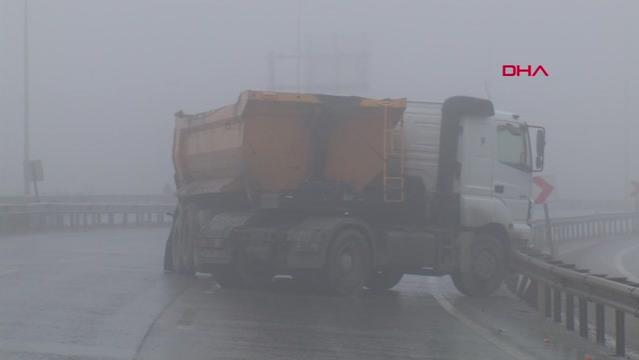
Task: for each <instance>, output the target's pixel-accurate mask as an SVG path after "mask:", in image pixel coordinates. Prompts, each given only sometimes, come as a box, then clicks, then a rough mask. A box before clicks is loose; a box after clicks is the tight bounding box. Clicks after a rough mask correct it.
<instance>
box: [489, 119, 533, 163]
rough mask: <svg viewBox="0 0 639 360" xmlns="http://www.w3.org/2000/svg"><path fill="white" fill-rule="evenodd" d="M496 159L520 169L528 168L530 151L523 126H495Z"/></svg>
mask: <svg viewBox="0 0 639 360" xmlns="http://www.w3.org/2000/svg"><path fill="white" fill-rule="evenodd" d="M497 160H499V162H501V163H503V164H506V165H508V166H512V167H514V168H517V169H519V170H522V171H529V170H530V163H531V161H530V153H529V151H528V137H527V132H526V130H525V128H523V127H521V126H516V125H512V124H506V125H499V126H498V127H497Z"/></svg>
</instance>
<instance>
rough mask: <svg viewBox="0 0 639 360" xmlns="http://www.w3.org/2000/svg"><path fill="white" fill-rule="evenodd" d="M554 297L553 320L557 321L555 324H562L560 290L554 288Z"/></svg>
mask: <svg viewBox="0 0 639 360" xmlns="http://www.w3.org/2000/svg"><path fill="white" fill-rule="evenodd" d="M552 295H553V304H552V310H553V320H555V322H561V291H559V289H558V288H554V289H553V290H552Z"/></svg>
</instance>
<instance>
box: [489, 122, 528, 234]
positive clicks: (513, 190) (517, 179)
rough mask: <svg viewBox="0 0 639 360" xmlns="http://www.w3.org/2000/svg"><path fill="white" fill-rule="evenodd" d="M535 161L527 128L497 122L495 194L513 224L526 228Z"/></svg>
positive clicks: (513, 123) (512, 123)
mask: <svg viewBox="0 0 639 360" xmlns="http://www.w3.org/2000/svg"><path fill="white" fill-rule="evenodd" d="M531 159H532V157H531V154H530V140H529V137H528V131H527V130H526V126H525V125H522V124H519V123H515V122H508V121H497V156H496V159H495V167H494V178H493V179H494V180H493V194H494V196H495V197H497V198H499V199H501V200H502V201H503V202H504V204H505V205H506V206H507V207H508V209H509V210H510V212H511V215H512V218H513V222H515V223H519V224H526V222H527V219H528V207H529V201H530V199H529V196H530V195H529V194H530V188H531V185H532V183H531V181H532V177H531V171H532V160H531Z"/></svg>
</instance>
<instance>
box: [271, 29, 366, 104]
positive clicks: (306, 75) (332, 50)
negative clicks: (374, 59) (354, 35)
mask: <svg viewBox="0 0 639 360" xmlns="http://www.w3.org/2000/svg"><path fill="white" fill-rule="evenodd" d="M305 45H306V47H305V49H304V52H302V51H301V46H298V51H297V53H295V54H287V53H275V52H271V53H269V56H268V85H267V86H268V88H269V89H270V90H280V91H297V92H311V93H330V94H336V95H352V94H355V93H357V94H362V93H364V92H366V91H368V89H369V83H368V65H369V59H370V52H369V51H368V45H367V41H366V39H365V38H363V37H362V38H361V39H359V40H358V41H356V42H348V41H346V40H345V39H344V38H341V37H337V36H336V37H333V38H332V41H331V42H330V43H329V44H326V43H325V42H324V43H322V42H315V43H314V42H313V41H310V40H309V41H307V42H306V44H305ZM293 67H295V71H293Z"/></svg>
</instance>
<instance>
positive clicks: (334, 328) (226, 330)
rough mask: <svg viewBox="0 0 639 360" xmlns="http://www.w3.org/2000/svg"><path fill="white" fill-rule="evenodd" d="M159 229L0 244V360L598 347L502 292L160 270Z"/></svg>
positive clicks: (459, 353)
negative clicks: (319, 287)
mask: <svg viewBox="0 0 639 360" xmlns="http://www.w3.org/2000/svg"><path fill="white" fill-rule="evenodd" d="M166 235H167V229H157V228H156V229H127V230H104V231H102V230H100V231H90V232H75V233H48V234H30V235H20V236H11V237H2V238H0V287H1V289H2V291H1V292H0V359H53V360H57V359H74V360H77V359H105V360H112V359H281V358H286V359H495V360H500V359H583V358H584V356H585V355H586V354H590V355H592V356H593V358H594V359H599V358H606V357H605V356H604V355H602V353H601V352H600V350H601V349H600V348H597V347H596V346H595V345H593V344H591V343H588V342H586V341H583V340H581V339H579V338H578V337H577V336H576V335H575V334H572V333H568V332H565V331H564V330H562V327H561V326H558V325H555V324H553V323H552V322H550V321H548V320H544V319H542V318H541V317H539V316H538V315H537V314H536V313H534V311H532V310H531V309H530V308H528V307H527V306H526V305H524V304H523V303H522V302H520V301H518V300H517V299H515V298H514V297H512V296H511V295H509V294H508V293H507V292H506V291H505V290H501V291H500V292H499V293H498V294H497V295H495V296H493V297H490V298H487V299H483V300H475V299H469V298H466V297H463V296H461V295H459V294H458V293H457V292H456V291H455V290H454V289H453V287H452V285H451V284H450V281H449V280H448V279H447V278H441V279H438V278H435V279H429V278H423V277H416V276H408V277H406V278H405V280H403V281H402V283H401V284H400V285H399V286H398V287H397V289H396V290H393V291H388V292H384V293H381V294H373V293H370V292H365V293H364V294H363V295H362V296H361V297H354V298H336V297H329V296H322V295H319V294H315V293H313V292H310V291H308V290H305V289H303V287H299V286H297V285H296V284H294V283H293V282H292V281H290V280H286V279H282V280H280V281H277V282H276V283H275V284H274V286H273V289H272V290H270V291H268V292H264V293H255V292H250V291H239V290H238V291H229V290H222V289H219V288H218V287H217V286H216V285H215V284H214V282H213V281H212V279H211V278H210V277H207V276H198V277H197V278H195V279H186V278H182V277H179V276H176V275H174V274H165V273H163V272H162V270H161V259H162V251H163V245H164V239H165V238H166Z"/></svg>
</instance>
